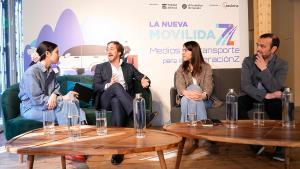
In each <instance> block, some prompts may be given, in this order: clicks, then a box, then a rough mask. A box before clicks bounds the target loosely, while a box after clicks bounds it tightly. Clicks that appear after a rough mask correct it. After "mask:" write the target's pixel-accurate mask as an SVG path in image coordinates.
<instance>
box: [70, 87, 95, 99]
mask: <svg viewBox="0 0 300 169" xmlns="http://www.w3.org/2000/svg"><path fill="white" fill-rule="evenodd" d="M73 91H74V92H77V93H78V94H79V96H78V99H79V100H81V101H84V102H86V103H88V102H90V100H91V99H92V96H93V90H92V89H90V88H88V87H86V86H83V85H81V84H79V83H76V84H75V86H74V89H73Z"/></svg>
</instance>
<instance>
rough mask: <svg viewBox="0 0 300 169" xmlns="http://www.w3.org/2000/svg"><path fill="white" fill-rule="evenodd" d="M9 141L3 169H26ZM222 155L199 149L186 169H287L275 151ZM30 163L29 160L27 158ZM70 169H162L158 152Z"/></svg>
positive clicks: (46, 161)
mask: <svg viewBox="0 0 300 169" xmlns="http://www.w3.org/2000/svg"><path fill="white" fill-rule="evenodd" d="M5 142H6V141H5V139H4V136H3V133H1V134H0V169H22V168H24V169H25V168H26V162H24V163H20V162H19V156H18V155H16V154H9V153H7V152H5V148H4V145H5ZM218 146H219V154H212V153H210V152H209V151H208V149H207V147H206V146H204V147H200V148H198V149H197V150H196V151H195V152H194V153H193V154H191V155H187V156H183V159H182V161H181V168H182V169H196V168H201V169H283V168H284V163H282V162H277V161H274V160H272V152H273V148H272V147H268V148H267V149H266V151H264V152H263V153H262V155H260V156H256V155H254V153H253V152H252V151H251V150H250V148H249V146H247V145H238V144H225V143H218ZM176 152H177V150H176V149H171V150H169V151H166V152H164V153H165V158H166V162H167V167H168V168H174V166H175V160H176ZM25 159H26V158H25ZM34 168H41V169H56V168H58V169H59V168H61V165H60V157H59V156H37V157H36V159H35V163H34ZM67 168H69V169H73V168H74V169H75V168H76V169H86V168H91V169H93V168H95V169H97V168H101V169H106V168H107V169H114V168H122V169H159V168H160V165H159V161H158V157H157V154H156V153H155V152H149V153H141V154H128V155H126V156H125V160H124V162H123V163H122V164H121V165H118V166H113V165H111V163H110V156H100V157H89V159H88V162H87V163H77V162H72V161H67ZM291 168H292V169H300V149H293V150H292V151H291Z"/></svg>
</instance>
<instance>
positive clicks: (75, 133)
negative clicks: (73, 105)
mask: <svg viewBox="0 0 300 169" xmlns="http://www.w3.org/2000/svg"><path fill="white" fill-rule="evenodd" d="M68 131H69V137H70V139H71V140H72V141H76V140H78V139H79V138H80V132H81V131H80V116H79V112H78V111H77V109H73V111H70V112H68Z"/></svg>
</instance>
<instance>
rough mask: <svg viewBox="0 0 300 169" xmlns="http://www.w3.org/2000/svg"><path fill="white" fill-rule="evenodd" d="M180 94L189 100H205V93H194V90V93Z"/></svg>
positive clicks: (186, 91) (185, 91)
mask: <svg viewBox="0 0 300 169" xmlns="http://www.w3.org/2000/svg"><path fill="white" fill-rule="evenodd" d="M182 94H183V95H184V96H185V97H187V98H188V99H191V100H205V99H206V93H205V92H200V91H196V90H194V91H188V90H184V91H183V92H182Z"/></svg>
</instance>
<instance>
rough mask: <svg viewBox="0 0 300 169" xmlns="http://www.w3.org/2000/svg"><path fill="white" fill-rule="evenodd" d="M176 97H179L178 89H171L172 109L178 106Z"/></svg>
mask: <svg viewBox="0 0 300 169" xmlns="http://www.w3.org/2000/svg"><path fill="white" fill-rule="evenodd" d="M176 95H177V89H176V88H175V87H171V89H170V104H171V108H172V107H174V106H177V105H176Z"/></svg>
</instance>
